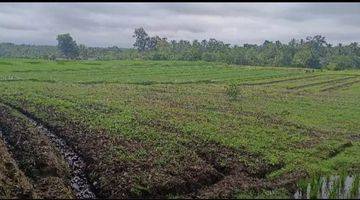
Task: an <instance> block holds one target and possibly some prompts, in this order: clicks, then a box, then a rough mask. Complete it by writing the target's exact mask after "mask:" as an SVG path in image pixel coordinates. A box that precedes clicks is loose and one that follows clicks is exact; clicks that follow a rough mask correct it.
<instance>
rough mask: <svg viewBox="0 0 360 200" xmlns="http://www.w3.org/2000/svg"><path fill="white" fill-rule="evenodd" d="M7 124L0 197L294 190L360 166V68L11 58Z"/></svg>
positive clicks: (5, 82)
mask: <svg viewBox="0 0 360 200" xmlns="http://www.w3.org/2000/svg"><path fill="white" fill-rule="evenodd" d="M231 85H233V87H235V90H236V92H234V93H233V94H229V92H228V91H229V88H230V86H231ZM234 85H235V86H234ZM0 128H1V129H0V131H1V138H2V139H1V140H0V151H1V154H0V156H1V157H2V159H1V160H0V169H1V171H0V195H1V196H0V197H14V196H16V197H40V198H52V197H63V198H75V197H80V198H82V197H85V198H93V197H105V198H106V197H107V198H128V197H166V198H186V197H187V198H191V197H198V198H216V197H222V198H226V197H264V196H266V197H269V196H270V197H271V196H276V197H290V196H292V195H293V194H294V192H295V190H296V186H295V183H296V182H297V181H298V180H300V179H301V178H304V177H312V176H315V175H320V174H337V173H344V172H345V173H350V174H356V173H359V172H360V167H359V166H360V131H359V130H360V72H357V71H341V72H334V71H318V70H316V71H314V72H313V71H311V72H310V71H307V70H305V69H295V68H268V67H240V66H231V65H224V64H216V63H206V62H180V61H179V62H169V61H166V62H165V61H158V62H156V61H45V60H26V59H18V60H11V59H3V60H0Z"/></svg>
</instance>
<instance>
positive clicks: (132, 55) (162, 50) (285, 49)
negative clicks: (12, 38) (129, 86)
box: [0, 28, 360, 70]
mask: <svg viewBox="0 0 360 200" xmlns="http://www.w3.org/2000/svg"><path fill="white" fill-rule="evenodd" d="M133 38H134V39H135V41H134V44H133V46H134V49H124V48H119V47H117V46H113V47H107V48H102V47H87V46H85V45H83V44H80V45H78V44H77V43H76V41H75V40H74V39H73V38H72V37H71V35H70V34H69V33H66V34H60V35H58V36H57V38H56V39H57V42H58V45H57V47H55V46H35V45H15V44H11V43H0V57H24V58H44V59H52V60H53V59H59V58H63V59H94V60H116V59H118V60H122V59H130V60H135V59H141V60H185V61H199V60H203V61H209V62H223V63H228V64H237V65H256V66H276V67H304V68H313V69H320V68H326V69H332V70H342V69H360V46H359V44H358V43H356V42H353V43H350V44H348V45H343V44H341V43H340V44H337V45H335V46H334V45H332V44H330V43H328V42H327V41H326V39H325V37H323V36H321V35H315V36H309V37H306V38H305V39H300V40H296V39H292V40H290V41H289V42H288V43H281V42H280V41H275V42H273V41H268V40H265V41H264V43H262V44H260V45H257V44H244V45H242V46H240V45H230V44H226V43H224V42H222V41H219V40H216V39H213V38H212V39H209V40H202V41H198V40H193V41H188V40H179V41H176V40H170V41H168V39H167V38H165V37H159V36H150V35H148V34H147V33H146V31H145V30H144V29H143V28H136V29H135V31H134V35H133Z"/></svg>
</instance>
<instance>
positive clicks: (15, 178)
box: [0, 131, 38, 199]
mask: <svg viewBox="0 0 360 200" xmlns="http://www.w3.org/2000/svg"><path fill="white" fill-rule="evenodd" d="M1 139H3V136H2V132H1V131H0V199H10V198H18V199H24V198H25V199H29V198H38V196H37V195H36V193H35V191H34V188H33V186H32V184H31V183H30V182H29V180H28V178H27V177H26V176H25V174H24V173H23V172H22V171H21V170H20V169H19V167H18V165H17V163H16V161H15V160H14V159H13V157H12V155H11V154H10V152H9V151H8V148H7V147H6V146H7V145H6V144H5V142H3V141H2V140H1Z"/></svg>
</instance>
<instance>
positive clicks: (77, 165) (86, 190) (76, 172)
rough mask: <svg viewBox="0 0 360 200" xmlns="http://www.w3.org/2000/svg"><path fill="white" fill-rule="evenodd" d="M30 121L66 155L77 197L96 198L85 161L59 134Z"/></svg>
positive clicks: (31, 120)
mask: <svg viewBox="0 0 360 200" xmlns="http://www.w3.org/2000/svg"><path fill="white" fill-rule="evenodd" d="M28 119H29V121H30V122H31V123H32V124H33V125H34V126H35V127H37V128H38V130H39V131H40V132H41V133H43V134H44V135H46V136H47V137H48V138H49V140H50V141H51V142H52V143H53V144H54V145H55V146H56V147H57V148H58V149H59V151H60V153H61V155H62V156H64V158H65V160H66V162H67V163H68V165H69V166H70V169H71V186H72V188H73V189H74V191H75V193H76V197H77V198H81V199H94V198H96V196H95V194H94V193H93V192H92V191H91V187H90V184H89V182H88V181H87V179H86V176H85V163H84V161H83V160H82V159H81V157H80V156H79V155H78V154H76V153H75V152H74V151H73V150H72V149H71V148H70V147H69V146H67V145H66V144H65V142H64V141H63V140H62V139H61V138H59V137H58V136H57V135H55V134H54V133H52V132H51V131H49V130H48V129H47V128H45V127H44V126H43V125H41V124H39V123H38V122H36V121H34V120H33V119H31V118H28Z"/></svg>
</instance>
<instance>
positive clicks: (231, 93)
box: [226, 83, 239, 100]
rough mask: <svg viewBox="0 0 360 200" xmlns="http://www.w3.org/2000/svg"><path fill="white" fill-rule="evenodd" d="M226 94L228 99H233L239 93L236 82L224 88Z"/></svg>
mask: <svg viewBox="0 0 360 200" xmlns="http://www.w3.org/2000/svg"><path fill="white" fill-rule="evenodd" d="M226 94H227V96H228V97H229V99H230V100H235V99H236V98H237V97H238V95H239V91H238V88H237V84H236V83H231V84H230V85H229V86H228V87H227V88H226Z"/></svg>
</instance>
